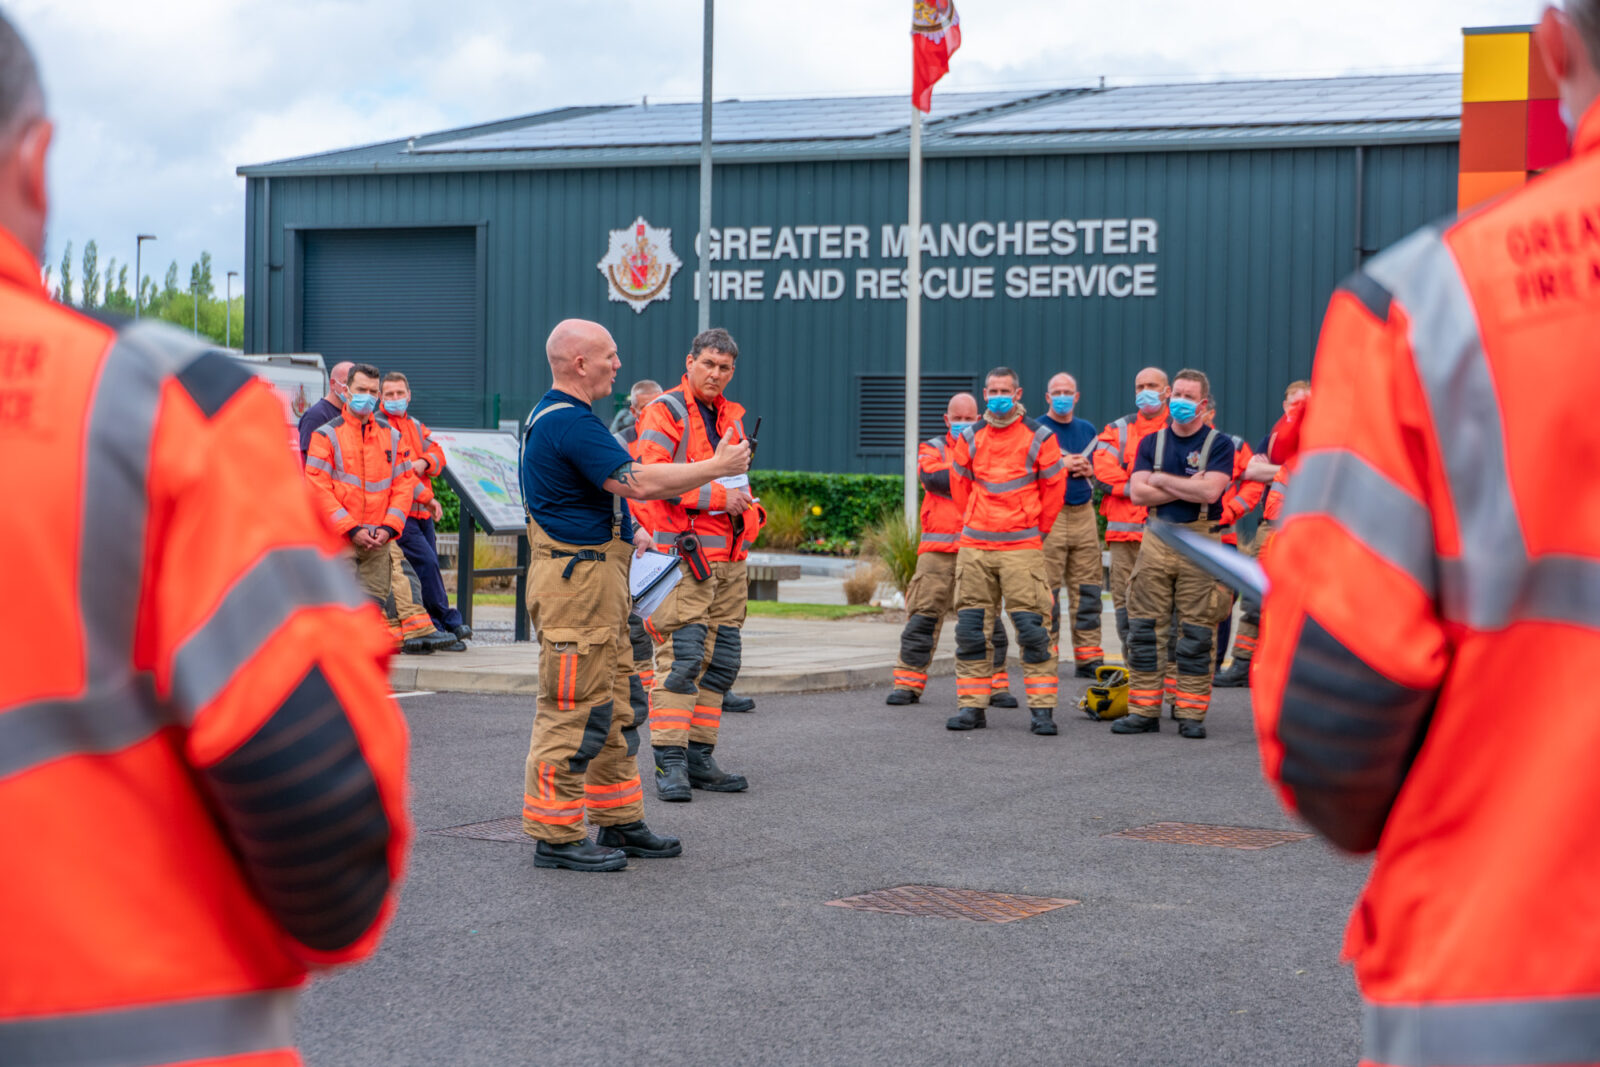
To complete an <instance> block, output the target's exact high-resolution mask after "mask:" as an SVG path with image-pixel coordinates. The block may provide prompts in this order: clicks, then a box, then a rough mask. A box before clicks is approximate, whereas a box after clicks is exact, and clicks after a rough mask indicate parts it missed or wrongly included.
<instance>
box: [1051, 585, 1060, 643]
mask: <svg viewBox="0 0 1600 1067" xmlns="http://www.w3.org/2000/svg"><path fill="white" fill-rule="evenodd" d="M1060 631H1061V590H1059V589H1052V590H1050V632H1051V633H1059V632H1060Z"/></svg>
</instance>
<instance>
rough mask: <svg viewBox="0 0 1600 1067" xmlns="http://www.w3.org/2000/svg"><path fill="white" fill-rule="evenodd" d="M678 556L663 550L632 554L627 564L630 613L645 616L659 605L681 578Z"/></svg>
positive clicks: (642, 617)
mask: <svg viewBox="0 0 1600 1067" xmlns="http://www.w3.org/2000/svg"><path fill="white" fill-rule="evenodd" d="M679 562H680V561H679V559H678V557H677V556H675V555H671V554H669V553H666V552H655V551H651V552H646V553H645V554H644V555H642V556H634V557H633V559H632V561H631V562H630V564H629V567H628V592H629V593H630V594H631V595H632V596H633V613H634V614H635V615H637V616H639V618H641V619H648V618H649V617H650V615H651V613H652V612H654V611H655V610H656V608H659V607H660V606H661V603H662V601H664V600H666V599H667V594H668V593H670V592H672V590H673V589H675V588H676V587H677V585H678V581H679V579H681V578H682V577H683V571H682V570H680V569H679V568H678V563H679Z"/></svg>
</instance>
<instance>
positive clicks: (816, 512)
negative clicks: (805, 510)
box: [811, 504, 822, 515]
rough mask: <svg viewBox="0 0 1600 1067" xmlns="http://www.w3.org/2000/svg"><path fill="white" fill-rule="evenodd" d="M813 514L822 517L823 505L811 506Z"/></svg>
mask: <svg viewBox="0 0 1600 1067" xmlns="http://www.w3.org/2000/svg"><path fill="white" fill-rule="evenodd" d="M811 514H813V515H821V514H822V505H821V504H812V505H811Z"/></svg>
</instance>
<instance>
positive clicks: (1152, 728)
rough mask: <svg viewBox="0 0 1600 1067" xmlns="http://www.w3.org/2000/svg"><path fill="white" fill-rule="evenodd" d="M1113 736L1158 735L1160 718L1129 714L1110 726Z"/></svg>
mask: <svg viewBox="0 0 1600 1067" xmlns="http://www.w3.org/2000/svg"><path fill="white" fill-rule="evenodd" d="M1111 732H1112V733H1114V734H1159V733H1160V732H1161V717H1160V716H1159V715H1158V716H1156V717H1154V718H1152V717H1150V716H1149V715H1139V714H1136V713H1134V712H1129V713H1128V714H1127V715H1124V716H1123V717H1122V718H1120V719H1118V720H1117V721H1116V722H1114V723H1112V724H1111Z"/></svg>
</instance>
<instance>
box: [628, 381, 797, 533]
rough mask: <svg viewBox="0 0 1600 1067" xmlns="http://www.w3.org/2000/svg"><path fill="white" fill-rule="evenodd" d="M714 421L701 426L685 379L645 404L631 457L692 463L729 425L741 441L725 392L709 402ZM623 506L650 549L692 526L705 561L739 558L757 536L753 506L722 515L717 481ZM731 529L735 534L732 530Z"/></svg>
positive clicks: (724, 495)
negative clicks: (644, 533)
mask: <svg viewBox="0 0 1600 1067" xmlns="http://www.w3.org/2000/svg"><path fill="white" fill-rule="evenodd" d="M711 408H712V410H713V411H714V412H716V416H717V424H716V425H715V426H707V425H706V424H705V419H704V418H703V417H702V416H701V414H700V406H699V405H698V404H697V403H695V401H694V390H693V389H691V388H690V387H689V377H688V375H684V377H683V380H682V381H681V382H679V383H678V387H677V388H676V389H669V390H667V391H666V392H664V393H662V394H661V395H660V396H658V397H656V398H655V399H654V400H652V401H650V403H649V404H647V405H645V409H644V413H643V414H642V415H640V416H639V439H638V441H636V442H635V446H636V448H637V452H636V455H637V456H638V457H639V460H640V461H641V462H644V463H698V462H700V461H701V460H707V459H710V458H711V457H712V456H713V455H715V454H716V451H717V445H718V444H719V443H721V441H722V435H723V434H725V433H727V432H728V430H730V429H732V430H734V431H735V433H736V434H737V435H738V436H739V437H740V438H741V439H742V438H743V437H744V426H743V424H742V423H741V421H740V420H742V419H743V418H744V408H743V407H741V406H740V405H738V404H736V403H734V402H733V401H732V400H729V399H728V398H727V397H725V396H718V397H717V399H716V402H715V403H713V404H712V405H711ZM628 506H629V508H630V509H631V510H632V512H633V514H634V515H635V516H636V517H638V518H639V519H640V521H641V522H642V523H643V525H644V527H645V528H646V529H647V530H649V531H650V533H651V536H652V537H653V538H654V540H655V547H657V548H659V549H662V550H663V551H670V550H671V549H672V546H673V543H674V542H675V540H676V539H677V536H678V535H679V534H680V533H683V532H684V531H686V530H693V531H694V533H695V535H696V536H697V537H699V538H700V544H701V546H702V547H703V548H704V549H705V553H706V559H708V560H710V561H712V562H714V563H721V562H727V561H729V560H741V559H744V558H745V557H746V556H748V555H749V554H750V546H751V545H753V544H755V541H756V538H757V537H758V536H760V534H761V524H762V521H763V517H764V516H765V515H766V512H765V511H763V510H762V508H761V505H759V504H757V505H755V506H753V507H751V508H750V509H749V510H747V511H746V512H745V513H744V514H743V515H741V516H739V519H738V520H735V519H734V518H733V516H731V515H728V514H726V513H725V511H724V509H725V508H726V507H727V506H728V491H727V490H726V489H725V488H723V486H722V485H720V484H719V483H717V482H712V483H710V484H709V485H703V486H701V487H700V488H699V489H696V490H694V491H693V492H689V493H685V494H684V495H683V496H680V497H675V498H673V499H670V500H651V501H638V500H630V501H629V502H628ZM736 529H737V533H736V532H735V531H736Z"/></svg>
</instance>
